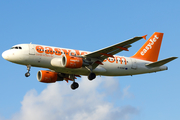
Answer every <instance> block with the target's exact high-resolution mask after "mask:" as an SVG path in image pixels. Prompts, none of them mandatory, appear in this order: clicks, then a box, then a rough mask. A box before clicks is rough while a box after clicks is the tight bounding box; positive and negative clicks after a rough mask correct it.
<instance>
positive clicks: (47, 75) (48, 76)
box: [37, 70, 58, 83]
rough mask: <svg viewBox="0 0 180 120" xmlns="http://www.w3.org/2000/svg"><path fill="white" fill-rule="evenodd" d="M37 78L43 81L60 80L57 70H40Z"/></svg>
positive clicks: (52, 81)
mask: <svg viewBox="0 0 180 120" xmlns="http://www.w3.org/2000/svg"><path fill="white" fill-rule="evenodd" d="M37 79H38V81H39V82H43V83H54V82H56V81H57V80H58V75H57V73H56V72H51V71H45V70H40V71H38V73H37Z"/></svg>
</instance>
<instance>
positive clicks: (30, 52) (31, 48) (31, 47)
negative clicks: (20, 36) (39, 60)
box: [29, 44, 35, 55]
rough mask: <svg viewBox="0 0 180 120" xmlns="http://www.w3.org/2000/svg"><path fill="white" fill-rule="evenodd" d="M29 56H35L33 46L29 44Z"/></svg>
mask: <svg viewBox="0 0 180 120" xmlns="http://www.w3.org/2000/svg"><path fill="white" fill-rule="evenodd" d="M29 55H35V48H34V45H33V44H29Z"/></svg>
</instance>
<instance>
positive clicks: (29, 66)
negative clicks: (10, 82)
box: [25, 65, 31, 77]
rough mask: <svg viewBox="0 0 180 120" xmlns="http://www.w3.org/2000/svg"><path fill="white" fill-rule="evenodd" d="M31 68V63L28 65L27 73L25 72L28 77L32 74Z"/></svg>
mask: <svg viewBox="0 0 180 120" xmlns="http://www.w3.org/2000/svg"><path fill="white" fill-rule="evenodd" d="M30 69H31V65H27V73H25V76H26V77H29V76H30V73H29V71H30Z"/></svg>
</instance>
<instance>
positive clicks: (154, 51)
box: [131, 32, 163, 62]
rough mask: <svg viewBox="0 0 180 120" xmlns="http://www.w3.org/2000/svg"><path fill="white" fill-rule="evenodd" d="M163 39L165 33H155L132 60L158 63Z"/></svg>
mask: <svg viewBox="0 0 180 120" xmlns="http://www.w3.org/2000/svg"><path fill="white" fill-rule="evenodd" d="M162 38H163V33H159V32H155V33H154V34H153V35H152V36H151V37H150V38H149V40H148V41H147V42H146V43H145V44H144V45H143V46H142V47H141V48H140V49H139V51H138V52H137V53H136V54H135V55H134V56H132V57H131V58H137V59H141V60H146V61H151V62H156V61H157V60H158V56H159V51H160V47H161V42H162Z"/></svg>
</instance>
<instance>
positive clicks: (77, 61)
mask: <svg viewBox="0 0 180 120" xmlns="http://www.w3.org/2000/svg"><path fill="white" fill-rule="evenodd" d="M89 64H90V63H88V61H86V60H84V59H83V58H81V57H74V56H63V57H61V58H53V59H52V60H51V65H52V66H54V67H63V68H81V67H82V66H85V65H89Z"/></svg>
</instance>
